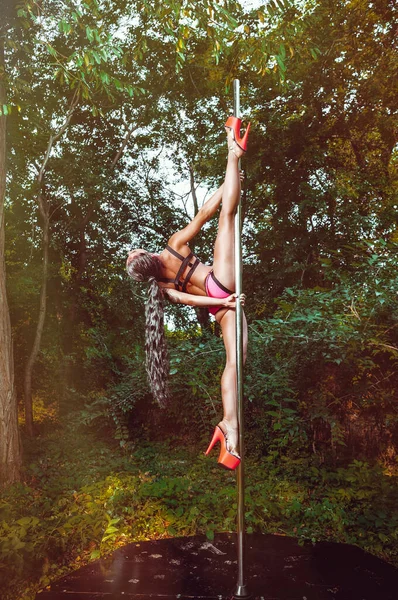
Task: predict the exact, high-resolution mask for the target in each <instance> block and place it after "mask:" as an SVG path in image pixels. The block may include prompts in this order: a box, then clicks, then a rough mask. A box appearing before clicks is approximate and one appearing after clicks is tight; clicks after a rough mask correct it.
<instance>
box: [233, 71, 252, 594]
mask: <svg viewBox="0 0 398 600" xmlns="http://www.w3.org/2000/svg"><path fill="white" fill-rule="evenodd" d="M234 116H235V117H238V118H239V117H240V86H239V79H234ZM239 169H240V160H239ZM241 230H242V207H241V202H239V205H238V209H237V211H236V216H235V284H236V293H237V295H238V298H237V301H236V375H237V401H238V422H239V451H240V456H241V463H240V465H239V467H238V469H237V488H238V489H237V491H238V519H237V551H238V581H237V584H236V589H235V593H234V596H233V598H241V599H242V598H250V594H249V592H248V589H247V585H246V583H245V482H244V471H243V465H244V447H243V313H242V306H241V303H240V300H239V297H240V294H241V293H242V242H241Z"/></svg>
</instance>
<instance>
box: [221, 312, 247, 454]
mask: <svg viewBox="0 0 398 600" xmlns="http://www.w3.org/2000/svg"><path fill="white" fill-rule="evenodd" d="M219 312H220V313H221V311H219ZM216 318H217V321H218V322H219V323H220V326H221V331H222V336H223V341H224V346H225V351H226V363H225V368H224V372H223V374H222V377H221V396H222V403H223V410H224V416H223V419H222V421H221V422H220V423H219V427H220V428H221V429H222V431H223V432H224V434H225V436H226V438H227V448H228V450H229V451H230V452H232V454H239V452H238V445H239V444H238V442H239V439H238V437H239V436H238V406H237V382H236V331H235V311H234V310H230V309H227V310H226V312H225V313H224V314H223V315H222V316H221V315H220V316H219V314H218V313H217V315H216ZM246 354H247V323H246V317H245V314H244V313H243V362H244V363H245V362H246Z"/></svg>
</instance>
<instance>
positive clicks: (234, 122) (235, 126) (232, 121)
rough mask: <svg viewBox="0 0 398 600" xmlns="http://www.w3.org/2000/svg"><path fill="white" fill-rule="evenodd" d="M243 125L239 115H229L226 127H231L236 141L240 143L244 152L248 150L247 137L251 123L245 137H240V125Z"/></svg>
mask: <svg viewBox="0 0 398 600" xmlns="http://www.w3.org/2000/svg"><path fill="white" fill-rule="evenodd" d="M241 125H242V119H238V117H228V119H227V122H226V123H225V127H228V128H229V129H231V131H232V133H233V137H234V141H235V142H236V143H237V144H238V146H239V148H241V149H242V150H243V151H244V152H246V150H247V139H248V137H249V131H250V123H249V124H248V126H247V128H246V131H245V133H244V136H243V138H241V137H240V127H241Z"/></svg>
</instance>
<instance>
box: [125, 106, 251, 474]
mask: <svg viewBox="0 0 398 600" xmlns="http://www.w3.org/2000/svg"><path fill="white" fill-rule="evenodd" d="M240 126H241V120H240V119H237V118H236V117H229V118H228V120H227V122H226V124H225V128H226V131H227V142H228V160H227V169H226V174H225V180H224V183H223V185H222V186H221V187H220V188H219V189H218V190H217V192H216V193H215V194H214V195H213V196H212V197H211V198H210V199H209V200H208V201H207V202H205V204H204V205H203V206H202V208H201V209H200V210H199V212H198V214H197V215H196V216H195V218H194V219H193V220H192V221H191V222H190V223H189V224H188V225H187V226H186V227H185V228H184V229H182V230H181V231H178V232H177V233H175V234H174V235H172V236H171V238H170V239H169V241H168V245H167V246H166V248H165V249H164V250H163V252H161V254H159V255H157V254H150V253H149V252H146V251H145V250H142V249H137V250H132V251H131V252H130V253H129V255H128V258H127V272H128V274H129V275H130V276H131V277H132V278H133V279H135V280H136V281H148V282H149V284H150V286H149V299H148V302H147V306H146V351H147V370H148V377H149V381H150V384H151V387H152V391H153V393H154V396H155V397H156V399H157V400H158V402H159V403H160V404H161V405H164V404H165V402H166V400H167V387H166V385H167V384H166V381H167V375H166V372H167V358H166V349H165V343H164V327H163V305H162V300H163V297H164V296H165V297H166V298H167V299H168V300H170V301H171V302H175V303H180V304H188V305H190V306H206V307H208V309H209V312H210V313H211V314H213V315H214V316H215V318H216V320H217V321H218V323H219V324H220V326H221V331H222V335H223V340H224V345H225V350H226V365H225V369H224V372H223V375H222V378H221V394H222V402H223V409H224V416H223V419H222V421H221V422H220V423H219V424H218V425H217V427H216V429H215V432H214V435H213V439H212V441H211V443H210V445H209V448H208V449H207V451H206V454H208V453H209V452H210V450H211V449H212V448H213V446H214V445H215V444H216V442H217V441H220V443H221V452H220V456H219V459H218V462H219V463H220V464H221V465H223V466H224V467H227V468H229V469H235V468H236V467H237V466H238V465H239V463H240V457H239V453H238V420H237V398H236V394H237V391H236V356H235V353H236V350H235V348H236V342H235V310H234V309H235V302H236V300H235V299H236V294H234V290H235V262H234V220H235V212H236V208H237V206H238V203H239V199H240V174H239V168H238V161H239V158H240V157H241V156H242V155H243V154H244V153H245V152H246V148H247V138H248V133H249V129H250V123H249V125H248V127H247V130H246V133H245V135H244V136H243V138H240ZM220 204H221V212H220V217H219V222H218V233H217V239H216V242H215V245H214V258H213V265H212V266H211V267H210V266H208V265H204V264H203V263H201V262H200V261H199V259H198V258H196V257H195V256H194V255H193V254H192V252H191V251H190V249H189V246H188V242H189V241H190V240H191V239H192V238H194V237H195V236H196V234H197V233H198V232H199V231H200V230H201V228H202V227H203V225H204V224H205V223H206V222H207V221H208V220H209V219H211V217H212V216H213V215H214V214H215V213H216V211H217V210H218V208H219V206H220ZM241 300H242V303H244V296H242V299H241ZM243 342H244V357H243V359H244V360H245V358H246V348H247V325H246V319H245V317H244V315H243Z"/></svg>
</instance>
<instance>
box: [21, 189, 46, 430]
mask: <svg viewBox="0 0 398 600" xmlns="http://www.w3.org/2000/svg"><path fill="white" fill-rule="evenodd" d="M39 206H40V212H41V216H42V219H43V275H42V285H41V291H40V305H39V320H38V322H37V327H36V334H35V339H34V342H33V346H32V350H31V353H30V356H29V358H28V361H27V363H26V367H25V375H24V395H25V425H26V432H27V434H28V435H29V436H33V433H34V432H33V403H32V372H33V367H34V364H35V362H36V359H37V356H38V354H39V351H40V345H41V338H42V335H43V329H44V322H45V318H46V309H47V279H48V251H49V245H50V234H49V229H50V216H49V208H48V204H47V201H46V199H45V198H44V196H43V193H42V192H39Z"/></svg>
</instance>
